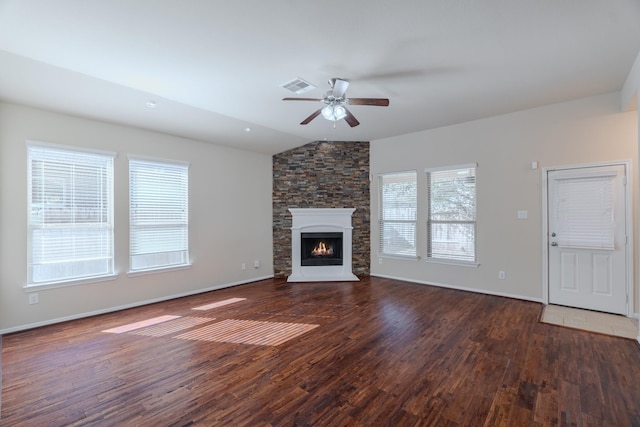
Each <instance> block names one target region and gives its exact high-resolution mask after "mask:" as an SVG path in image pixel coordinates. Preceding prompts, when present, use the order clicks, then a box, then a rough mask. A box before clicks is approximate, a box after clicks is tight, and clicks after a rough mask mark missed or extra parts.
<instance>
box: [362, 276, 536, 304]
mask: <svg viewBox="0 0 640 427" xmlns="http://www.w3.org/2000/svg"><path fill="white" fill-rule="evenodd" d="M371 276H375V277H380V278H383V279H392V280H401V281H403V282H410V283H417V284H419V285H428V286H436V287H439V288H447V289H454V290H456V291H466V292H473V293H476V294H484V295H493V296H496V297H505V298H513V299H520V300H524V301H532V302H539V303H542V302H543V300H542V298H534V297H527V296H524V295H517V294H508V293H504V292H493V291H488V290H486V289H474V288H464V287H462V286H455V285H448V284H446V283H437V282H427V281H423V280H414V279H407V278H406V277H395V276H387V275H384V274H371Z"/></svg>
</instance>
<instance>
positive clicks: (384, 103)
mask: <svg viewBox="0 0 640 427" xmlns="http://www.w3.org/2000/svg"><path fill="white" fill-rule="evenodd" d="M347 102H348V103H349V105H376V106H378V107H388V106H389V100H388V99H387V98H349V99H347Z"/></svg>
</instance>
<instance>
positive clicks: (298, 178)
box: [273, 141, 371, 277]
mask: <svg viewBox="0 0 640 427" xmlns="http://www.w3.org/2000/svg"><path fill="white" fill-rule="evenodd" d="M369 185H370V182H369V143H368V142H334V141H317V142H313V143H310V144H306V145H304V146H302V147H297V148H294V149H292V150H289V151H285V152H282V153H278V154H276V155H274V156H273V246H274V248H273V258H274V259H273V268H274V274H275V276H276V277H287V276H289V275H290V274H291V213H290V212H289V211H288V209H289V208H355V209H356V210H355V212H354V213H353V216H352V220H351V221H352V226H353V265H352V270H353V273H354V274H356V275H358V276H368V275H369V272H370V269H369V262H370V246H371V240H370V209H369Z"/></svg>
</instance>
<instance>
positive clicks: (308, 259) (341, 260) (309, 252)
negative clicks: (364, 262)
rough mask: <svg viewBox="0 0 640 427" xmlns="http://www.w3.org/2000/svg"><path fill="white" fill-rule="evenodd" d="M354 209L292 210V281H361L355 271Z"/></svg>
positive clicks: (290, 279) (289, 279)
mask: <svg viewBox="0 0 640 427" xmlns="http://www.w3.org/2000/svg"><path fill="white" fill-rule="evenodd" d="M354 211H355V209H341V208H336V209H334V208H306V209H305V208H302V209H293V208H292V209H289V212H291V216H292V227H291V275H290V276H289V278H288V280H287V281H289V282H324V281H355V280H359V279H358V277H357V276H355V275H354V274H353V272H352V266H351V264H352V246H353V245H352V230H353V227H352V226H351V215H352V214H353V212H354Z"/></svg>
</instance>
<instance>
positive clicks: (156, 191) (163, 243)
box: [129, 157, 189, 272]
mask: <svg viewBox="0 0 640 427" xmlns="http://www.w3.org/2000/svg"><path fill="white" fill-rule="evenodd" d="M188 183H189V165H188V164H187V163H178V162H164V161H162V162H161V161H154V160H145V159H137V158H132V157H130V158H129V233H130V236H129V237H130V241H129V245H130V248H129V256H130V259H129V264H130V271H131V272H138V271H145V270H155V269H161V268H168V267H178V266H186V265H189V209H188V186H189V184H188Z"/></svg>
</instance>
